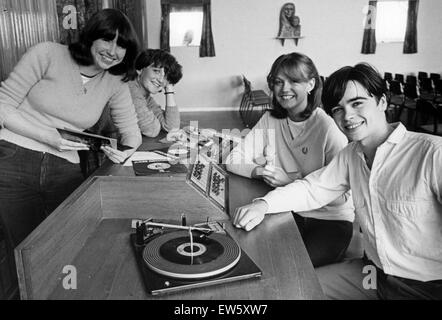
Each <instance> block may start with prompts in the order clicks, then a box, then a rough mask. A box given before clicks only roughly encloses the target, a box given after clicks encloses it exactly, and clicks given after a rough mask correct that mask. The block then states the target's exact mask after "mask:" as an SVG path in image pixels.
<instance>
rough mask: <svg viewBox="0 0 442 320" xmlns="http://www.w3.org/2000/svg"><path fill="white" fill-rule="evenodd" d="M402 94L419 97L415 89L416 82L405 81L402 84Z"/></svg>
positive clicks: (414, 97)
mask: <svg viewBox="0 0 442 320" xmlns="http://www.w3.org/2000/svg"><path fill="white" fill-rule="evenodd" d="M404 95H405V96H406V97H407V98H408V99H417V98H418V97H419V93H418V91H417V86H416V84H413V83H408V82H406V83H405V85H404Z"/></svg>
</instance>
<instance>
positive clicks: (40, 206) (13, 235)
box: [0, 140, 83, 248]
mask: <svg viewBox="0 0 442 320" xmlns="http://www.w3.org/2000/svg"><path fill="white" fill-rule="evenodd" d="M82 182H83V175H82V174H81V170H80V166H79V164H73V163H70V162H69V161H67V160H65V159H62V158H60V157H57V156H54V155H52V154H49V153H42V152H38V151H32V150H29V149H25V148H22V147H20V146H18V145H15V144H13V143H10V142H7V141H4V140H0V203H1V205H0V223H1V224H2V225H3V229H4V232H5V235H6V239H7V240H8V244H9V245H10V246H11V247H12V248H15V247H16V246H17V245H18V244H19V243H20V242H21V241H23V240H24V239H25V238H26V237H27V236H28V235H29V234H30V233H31V232H32V231H33V230H34V229H35V228H36V227H37V226H38V225H39V224H40V223H41V222H42V221H43V220H44V219H45V218H46V217H47V216H48V215H49V214H50V213H51V212H52V211H53V210H54V209H55V208H57V207H58V205H59V204H60V203H61V202H63V201H64V200H65V199H66V198H67V197H68V196H69V195H70V194H71V193H72V192H73V191H74V190H75V189H76V188H77V187H78V186H79V185H80V184H81V183H82Z"/></svg>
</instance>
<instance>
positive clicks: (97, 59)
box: [91, 30, 126, 70]
mask: <svg viewBox="0 0 442 320" xmlns="http://www.w3.org/2000/svg"><path fill="white" fill-rule="evenodd" d="M91 55H92V57H93V59H94V65H95V67H96V68H97V69H98V70H108V69H110V68H112V67H114V66H116V65H117V64H119V63H121V62H122V61H123V59H124V56H125V55H126V49H125V48H123V47H121V46H119V45H118V30H117V32H116V35H115V38H114V39H111V40H106V39H97V40H95V41H94V42H93V43H92V46H91Z"/></svg>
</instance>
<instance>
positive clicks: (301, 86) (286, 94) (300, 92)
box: [273, 71, 315, 121]
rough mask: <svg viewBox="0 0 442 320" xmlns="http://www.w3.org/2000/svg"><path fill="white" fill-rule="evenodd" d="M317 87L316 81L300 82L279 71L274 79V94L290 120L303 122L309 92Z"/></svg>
mask: <svg viewBox="0 0 442 320" xmlns="http://www.w3.org/2000/svg"><path fill="white" fill-rule="evenodd" d="M314 86H315V79H311V80H309V81H306V82H298V81H295V80H292V79H291V78H289V77H288V76H287V75H286V74H285V73H284V72H282V71H279V72H278V73H277V75H276V77H275V79H274V83H273V94H274V96H275V98H276V101H278V103H279V104H280V105H281V107H282V108H284V109H286V110H287V111H288V114H289V117H290V119H292V120H293V121H301V120H304V119H302V118H301V117H300V116H301V113H303V112H304V111H305V109H306V108H307V104H308V92H310V91H311V90H312V89H313V88H314Z"/></svg>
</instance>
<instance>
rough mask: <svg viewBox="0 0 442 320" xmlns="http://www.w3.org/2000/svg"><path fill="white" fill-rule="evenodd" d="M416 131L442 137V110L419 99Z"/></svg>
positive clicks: (417, 102) (431, 103)
mask: <svg viewBox="0 0 442 320" xmlns="http://www.w3.org/2000/svg"><path fill="white" fill-rule="evenodd" d="M414 127H415V129H416V130H417V131H419V132H424V133H429V134H434V135H437V136H442V109H441V108H440V107H438V106H436V105H435V104H434V103H433V102H431V101H429V100H426V99H417V101H416V117H415V125H414Z"/></svg>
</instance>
